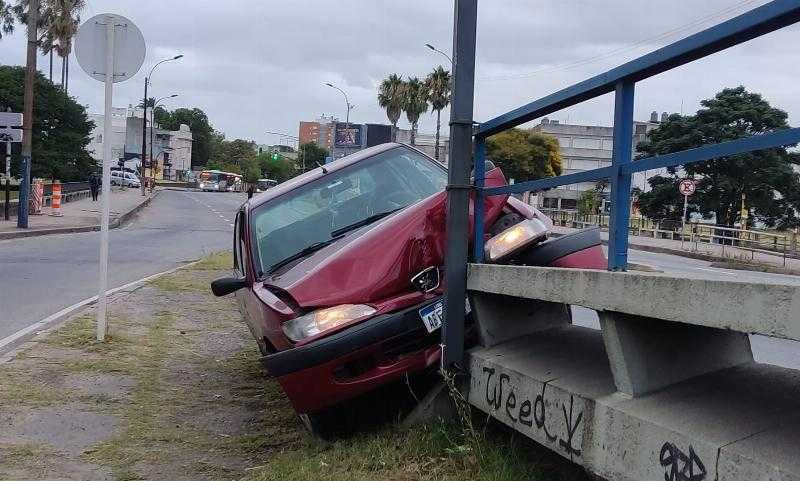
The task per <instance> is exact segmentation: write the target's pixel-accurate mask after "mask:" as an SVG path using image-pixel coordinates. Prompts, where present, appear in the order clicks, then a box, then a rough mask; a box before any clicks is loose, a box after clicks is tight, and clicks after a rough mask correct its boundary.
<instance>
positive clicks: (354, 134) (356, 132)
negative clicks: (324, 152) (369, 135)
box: [334, 123, 363, 148]
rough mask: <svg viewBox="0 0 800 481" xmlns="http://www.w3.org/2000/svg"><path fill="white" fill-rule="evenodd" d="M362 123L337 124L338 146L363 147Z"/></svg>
mask: <svg viewBox="0 0 800 481" xmlns="http://www.w3.org/2000/svg"><path fill="white" fill-rule="evenodd" d="M362 127H363V126H362V125H361V124H342V123H337V124H336V140H335V144H334V145H335V146H336V147H351V148H361V145H362V143H361V133H362Z"/></svg>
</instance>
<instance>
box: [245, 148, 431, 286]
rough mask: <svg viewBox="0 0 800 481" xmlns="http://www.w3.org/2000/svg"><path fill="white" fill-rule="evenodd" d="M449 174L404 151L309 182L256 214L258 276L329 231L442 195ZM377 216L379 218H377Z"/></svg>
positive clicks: (324, 238) (322, 238)
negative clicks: (434, 195) (432, 196)
mask: <svg viewBox="0 0 800 481" xmlns="http://www.w3.org/2000/svg"><path fill="white" fill-rule="evenodd" d="M446 183H447V173H446V171H445V170H444V169H443V168H442V167H440V166H438V165H437V164H436V163H435V162H434V161H432V160H430V159H429V158H427V157H425V156H423V155H421V154H419V153H417V152H414V151H413V150H411V149H408V148H405V147H398V148H394V149H391V150H388V151H385V152H382V153H380V154H376V155H375V156H373V157H370V158H367V159H364V160H362V161H360V162H358V163H356V164H354V165H352V166H349V167H347V168H345V169H342V170H340V171H337V172H332V173H330V174H329V175H326V176H324V177H322V178H320V179H317V180H315V181H313V182H309V183H308V184H305V185H303V186H301V187H298V188H297V189H295V190H293V191H292V192H290V193H287V194H284V195H281V196H280V197H277V198H275V199H274V200H273V201H271V202H268V203H266V204H263V205H261V206H259V207H258V208H257V209H256V210H255V211H254V213H253V215H252V221H251V222H252V224H251V225H252V229H253V236H254V241H255V242H254V246H255V249H256V250H257V252H254V257H255V259H258V262H257V264H258V268H259V269H258V270H259V275H263V274H264V273H268V272H269V271H270V267H271V266H274V265H276V264H278V263H279V262H281V261H282V260H284V259H286V258H288V257H290V256H293V255H295V254H297V253H298V252H300V251H302V250H303V249H305V248H307V247H309V246H311V245H314V244H317V243H320V242H325V241H329V240H330V239H331V233H332V232H334V231H337V230H341V229H342V228H343V227H348V226H351V225H354V224H357V223H359V222H361V221H363V220H364V219H367V218H369V217H371V216H375V215H376V214H381V213H384V212H391V211H394V210H397V209H401V208H403V207H406V206H408V205H410V204H413V203H416V202H417V201H419V200H421V199H424V198H426V197H429V196H431V195H433V194H435V193H437V192H441V191H442V190H443V189H444V187H445V185H446ZM376 217H379V216H376Z"/></svg>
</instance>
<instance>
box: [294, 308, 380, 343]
mask: <svg viewBox="0 0 800 481" xmlns="http://www.w3.org/2000/svg"><path fill="white" fill-rule="evenodd" d="M375 312H377V311H376V310H375V309H373V308H371V307H370V306H364V305H361V304H343V305H341V306H335V307H329V308H327V309H320V310H318V311H314V312H309V313H308V314H306V315H304V316H300V317H298V318H296V319H292V320H291V321H286V322H284V323H283V326H282V327H283V332H284V333H285V334H286V336H287V337H288V338H289V339H291V340H293V341H302V340H303V339H305V338H307V337H311V336H316V335H317V334H319V333H321V332H325V331H329V330H331V329H333V328H335V327H338V326H341V325H342V324H346V323H348V322H352V321H356V320H358V319H362V318H364V317H367V316H371V315H373V314H375Z"/></svg>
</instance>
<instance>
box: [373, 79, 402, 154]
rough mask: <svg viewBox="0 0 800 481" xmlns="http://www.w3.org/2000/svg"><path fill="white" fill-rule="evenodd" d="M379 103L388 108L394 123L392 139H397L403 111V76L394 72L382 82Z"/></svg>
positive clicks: (390, 118)
mask: <svg viewBox="0 0 800 481" xmlns="http://www.w3.org/2000/svg"><path fill="white" fill-rule="evenodd" d="M378 105H380V106H381V108H384V109H386V116H387V117H388V118H389V122H391V123H392V141H394V140H395V131H396V130H397V121H398V120H400V114H401V113H402V111H403V78H402V77H400V76H399V75H397V74H396V73H393V74H391V75H389V76H388V77H387V78H386V79H384V81H383V82H381V86H380V90H378Z"/></svg>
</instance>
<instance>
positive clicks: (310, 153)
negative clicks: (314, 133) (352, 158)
mask: <svg viewBox="0 0 800 481" xmlns="http://www.w3.org/2000/svg"><path fill="white" fill-rule="evenodd" d="M328 155H330V154H329V152H328V151H327V150H326V149H324V148H322V147H320V146H319V145H317V144H316V143H315V142H306V143H305V144H302V145H300V149H299V153H298V155H297V159H298V161H300V162H303V163H305V171H306V172H308V171H309V170H313V169H315V168H317V167H318V166H319V165H325V157H327V156H328ZM301 159H302V160H301ZM298 168H301V169H302V164H301V165H298Z"/></svg>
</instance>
